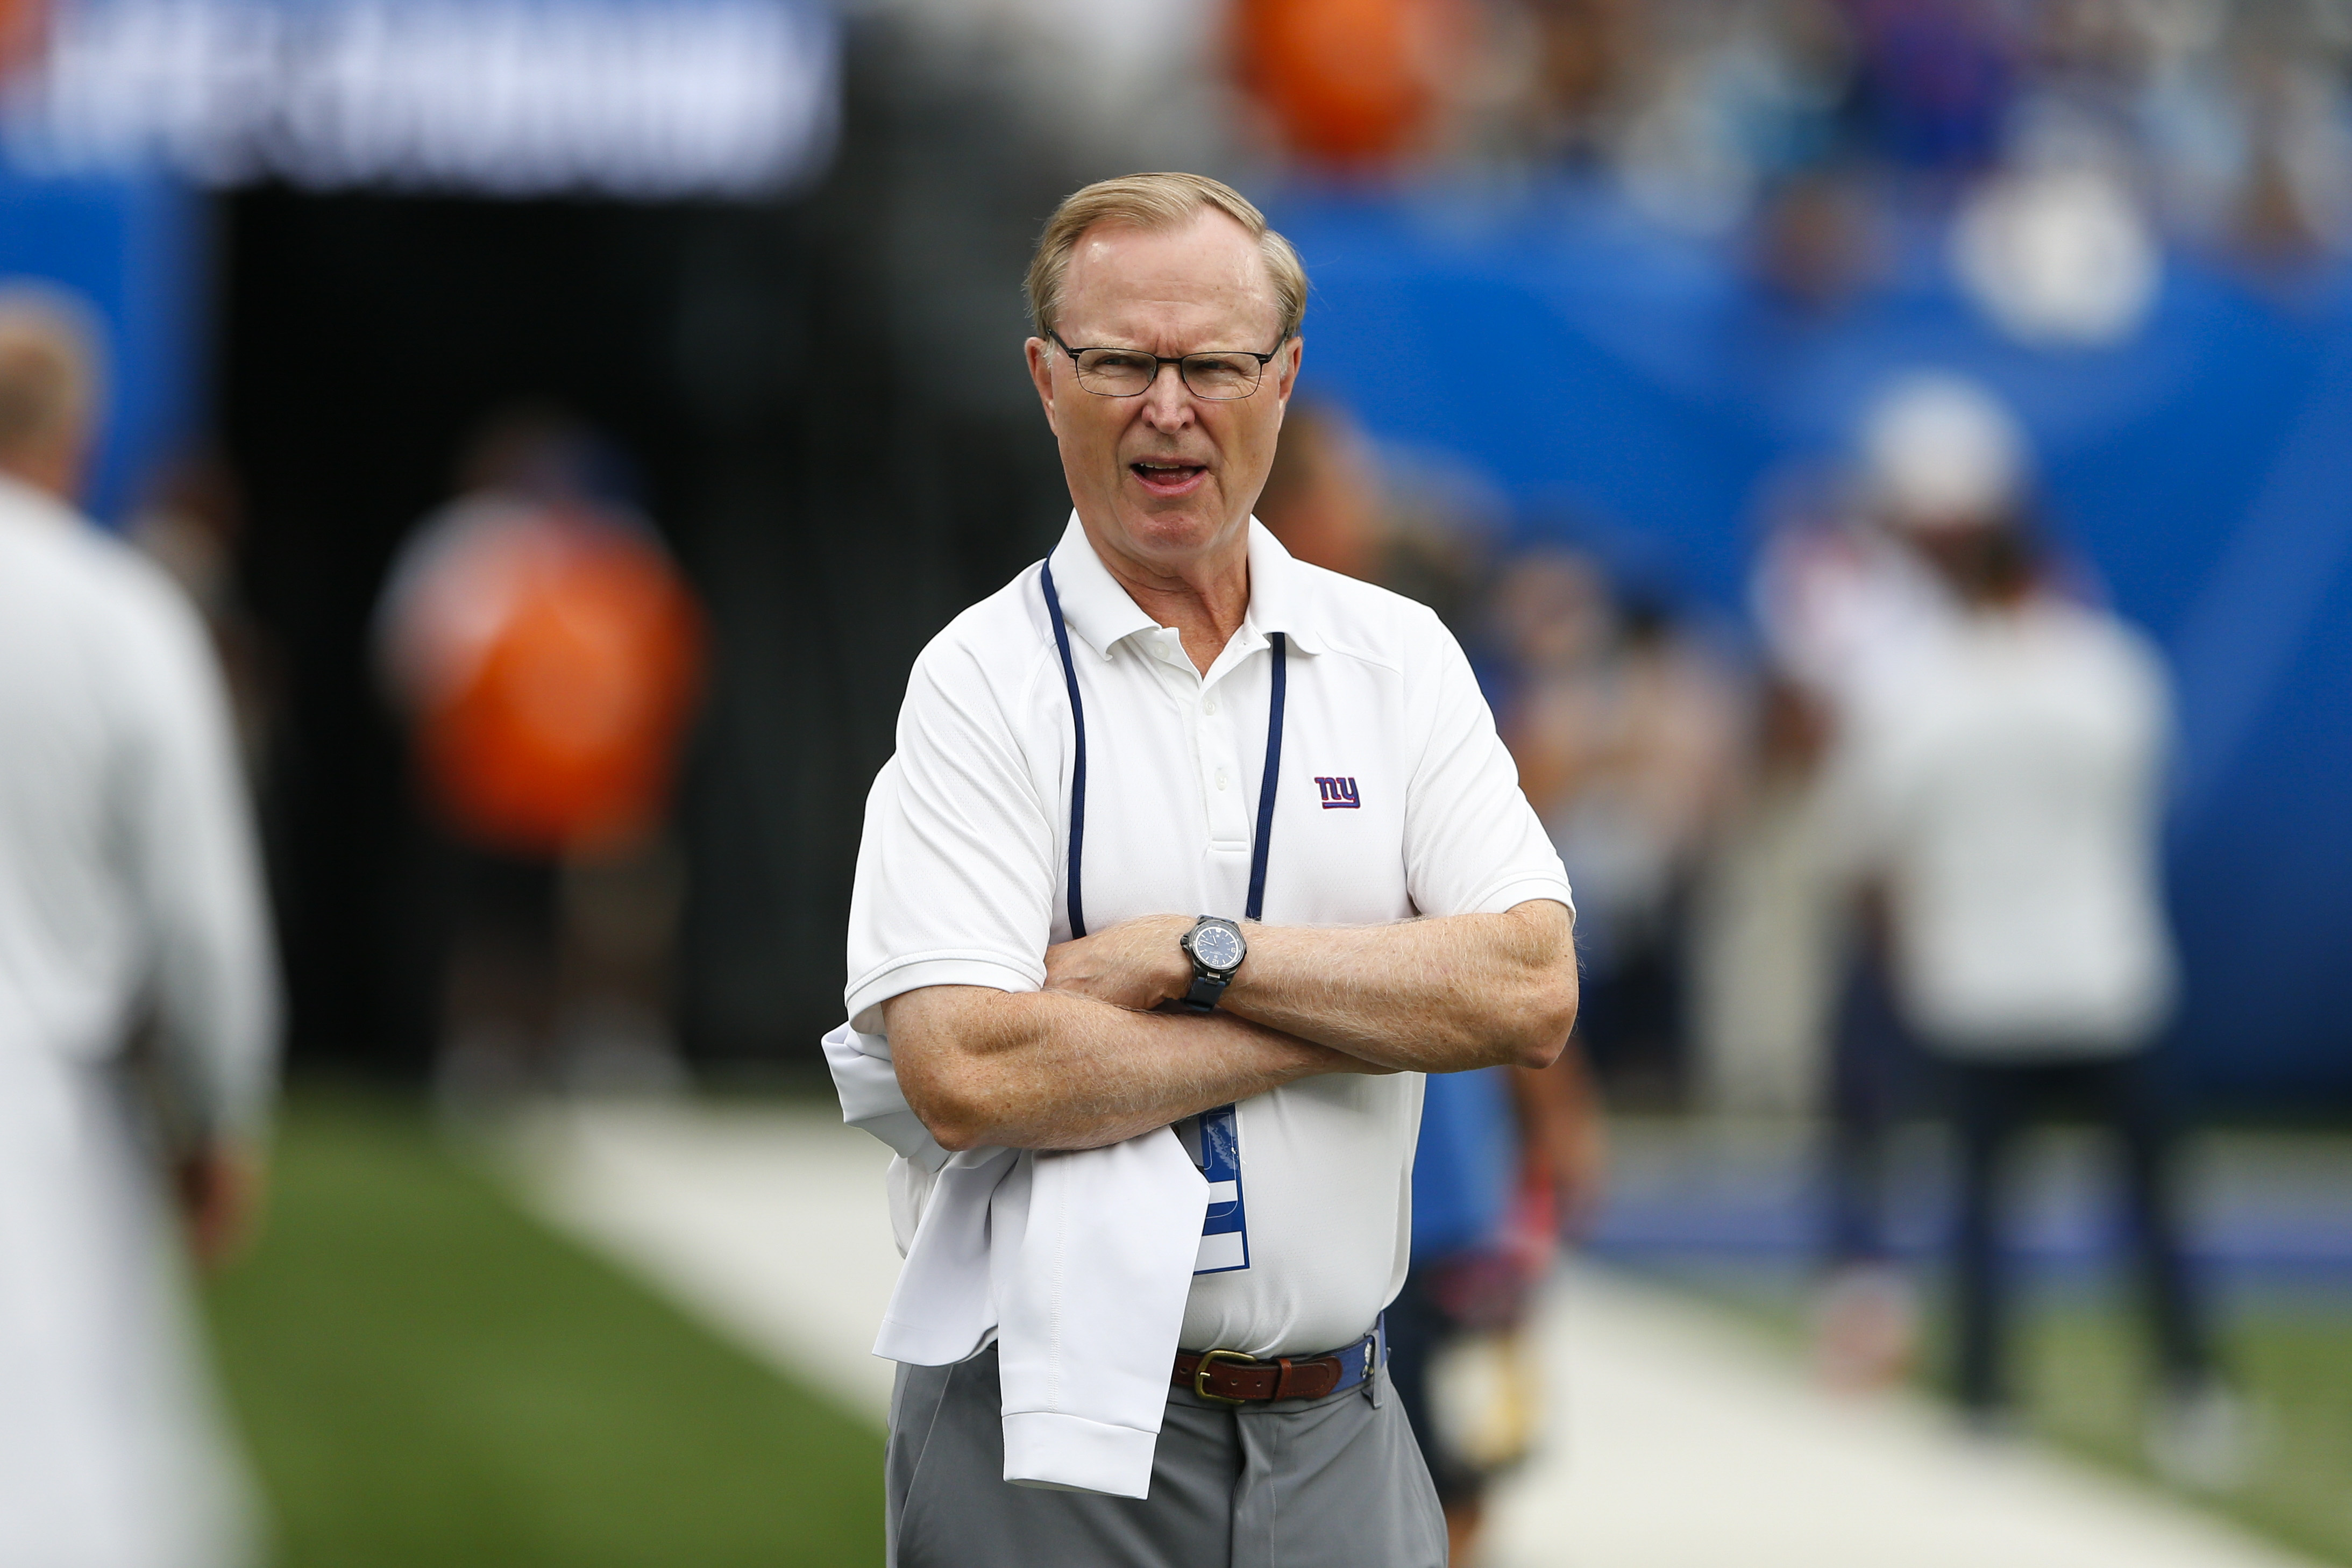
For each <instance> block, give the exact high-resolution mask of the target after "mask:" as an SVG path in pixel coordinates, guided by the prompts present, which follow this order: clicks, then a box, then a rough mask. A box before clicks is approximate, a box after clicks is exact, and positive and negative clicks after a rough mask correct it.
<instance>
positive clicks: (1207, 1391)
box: [1168, 1327, 1388, 1405]
mask: <svg viewBox="0 0 2352 1568" xmlns="http://www.w3.org/2000/svg"><path fill="white" fill-rule="evenodd" d="M1387 1348H1388V1346H1387V1343H1386V1341H1385V1339H1384V1337H1383V1336H1382V1334H1381V1331H1380V1329H1379V1328H1377V1327H1375V1328H1374V1329H1373V1330H1372V1332H1371V1333H1368V1334H1366V1335H1365V1336H1364V1337H1363V1338H1361V1339H1360V1340H1358V1341H1357V1342H1356V1343H1353V1344H1351V1345H1348V1346H1346V1347H1345V1348H1343V1349H1340V1350H1335V1351H1329V1352H1327V1353H1325V1354H1322V1355H1312V1356H1302V1357H1299V1358H1297V1359H1296V1360H1294V1359H1292V1358H1291V1357H1289V1356H1286V1355H1284V1356H1276V1357H1275V1358H1274V1359H1272V1360H1270V1361H1260V1360H1258V1359H1257V1358H1256V1357H1255V1356H1250V1355H1244V1354H1242V1353H1241V1352H1240V1351H1237V1350H1204V1351H1200V1352H1197V1353H1195V1352H1193V1351H1189V1350H1180V1351H1178V1352H1177V1353H1176V1368H1175V1371H1174V1372H1173V1373H1172V1374H1171V1375H1170V1377H1169V1379H1168V1381H1169V1384H1170V1385H1171V1386H1172V1387H1176V1388H1189V1389H1191V1390H1192V1392H1193V1393H1195V1394H1197V1395H1199V1396H1201V1397H1202V1398H1203V1399H1222V1400H1224V1401H1226V1402H1227V1403H1229V1404H1234V1405H1247V1404H1254V1403H1256V1402H1258V1401H1260V1400H1266V1399H1321V1398H1324V1397H1326V1396H1328V1395H1332V1394H1336V1393H1338V1392H1339V1390H1341V1389H1343V1388H1353V1387H1354V1386H1356V1385H1358V1384H1360V1383H1361V1382H1363V1381H1364V1379H1365V1378H1367V1377H1370V1375H1372V1369H1373V1368H1374V1367H1376V1366H1378V1365H1379V1364H1381V1361H1383V1360H1384V1359H1386V1354H1385V1353H1386V1351H1387Z"/></svg>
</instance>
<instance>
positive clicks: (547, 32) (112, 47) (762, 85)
mask: <svg viewBox="0 0 2352 1568" xmlns="http://www.w3.org/2000/svg"><path fill="white" fill-rule="evenodd" d="M838 32H839V29H838V26H837V24H836V23H835V18H834V16H833V14H832V12H831V11H830V9H828V8H826V7H824V5H819V4H816V3H814V0H57V3H56V6H55V11H54V14H53V16H51V18H50V22H49V26H48V39H47V47H46V49H45V50H44V51H43V53H42V55H41V56H40V57H39V58H38V59H37V60H36V61H35V62H34V63H33V64H32V66H31V67H30V68H27V69H26V71H24V72H23V73H22V75H21V77H20V78H19V79H17V80H16V81H14V82H12V83H10V84H9V86H8V89H7V91H6V94H5V126H6V138H7V141H8V145H9V148H10V150H11V153H12V155H13V156H14V157H15V158H16V160H17V161H18V162H19V163H20V164H22V165H25V166H27V167H37V168H41V169H45V170H51V171H57V172H92V171H100V170H109V169H117V168H125V167H132V166H136V165H138V164H141V163H142V162H160V163H162V164H164V165H166V166H168V167H170V168H172V169H173V170H175V171H177V172H179V173H181V174H182V175H184V177H186V178H188V179H191V180H194V181H195V182H197V183H204V184H237V183H247V182H251V181H255V180H262V179H282V180H286V181H289V182H290V183H294V184H296V185H300V186H305V187H312V188H320V189H336V188H341V187H346V186H354V185H357V186H376V187H383V188H392V189H408V190H437V191H471V192H480V193H487V194H491V195H508V196H515V195H540V194H551V193H585V194H594V195H603V196H616V197H623V198H632V199H646V200H668V199H677V198H684V197H713V196H716V197H743V196H760V195H766V194H770V193H774V192H777V191H780V190H784V189H788V188H791V187H793V186H795V185H798V184H800V183H804V182H805V181H807V180H809V179H812V178H814V177H815V176H816V175H818V174H820V173H822V172H823V171H824V166H825V165H826V163H827V162H829V161H830V159H831V156H832V153H833V149H834V144H835V138H836V135H837V131H838V120H839V117H840V103H839V74H840V60H839V57H840V44H839V38H838Z"/></svg>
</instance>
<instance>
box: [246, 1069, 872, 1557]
mask: <svg viewBox="0 0 2352 1568" xmlns="http://www.w3.org/2000/svg"><path fill="white" fill-rule="evenodd" d="M274 1180H275V1190H274V1193H273V1196H272V1200H271V1211H270V1217H269V1225H268V1232H267V1235H266V1237H265V1239H264V1241H263V1244H262V1245H261V1247H260V1248H259V1249H257V1251H256V1252H255V1254H254V1255H253V1256H252V1257H251V1258H249V1259H247V1260H245V1261H244V1262H243V1263H241V1264H239V1265H238V1266H237V1267H236V1268H235V1269H234V1270H231V1271H230V1272H229V1273H228V1274H227V1275H226V1276H225V1277H224V1278H223V1279H221V1280H220V1281H217V1283H216V1284H215V1286H214V1287H213V1289H212V1290H211V1291H209V1292H208V1304H209V1307H210V1315H211V1320H212V1325H213V1331H214V1335H215V1342H216V1344H217V1349H218V1355H219V1359H220V1364H221V1367H222V1371H223V1375H224V1379H225V1381H226V1385H227V1390H228V1394H229V1396H230V1400H231V1403H232V1404H233V1406H235V1409H236V1415H237V1416H238V1418H239V1419H240V1421H241V1424H242V1426H243V1428H244V1432H245V1437H246V1442H247V1449H248V1451H249V1453H250V1455H251V1457H252V1458H253V1461H254V1464H255V1468H256V1469H257V1470H258V1472H259V1475H260V1478H261V1482H262V1486H263V1490H265V1492H266V1493H267V1495H268V1502H269V1507H270V1511H271V1512H272V1515H273V1518H274V1523H275V1527H276V1531H277V1537H278V1563H280V1564H282V1565H283V1568H377V1565H379V1564H380V1565H382V1568H417V1565H419V1564H432V1565H433V1568H536V1565H539V1564H547V1565H549V1568H557V1565H561V1568H623V1565H640V1564H642V1565H646V1568H651V1565H655V1564H661V1565H664V1568H674V1565H677V1564H694V1565H696V1568H733V1565H737V1564H740V1565H742V1568H752V1565H753V1564H757V1565H759V1568H792V1565H795V1564H803V1563H806V1564H824V1565H825V1568H855V1565H856V1564H862V1563H879V1562H880V1561H881V1557H882V1541H881V1537H882V1531H881V1516H882V1498H881V1474H882V1438H881V1435H880V1434H879V1433H878V1432H877V1431H874V1430H872V1429H870V1428H869V1427H866V1426H865V1425H864V1424H862V1423H860V1422H858V1421H856V1420H854V1419H852V1418H851V1417H849V1416H845V1415H843V1414H841V1413H839V1412H837V1411H835V1409H834V1408H833V1407H831V1406H827V1405H825V1404H823V1403H821V1402H820V1401H818V1400H817V1399H815V1398H814V1397H813V1396H810V1395H808V1394H806V1393H804V1392H803V1391H802V1390H801V1389H798V1388H796V1387H793V1385H790V1384H789V1383H787V1382H785V1381H784V1380H782V1379H781V1378H779V1377H778V1376H777V1375H775V1374H774V1373H772V1372H771V1371H770V1370H768V1369H767V1368H766V1367H764V1366H763V1365H761V1364H758V1363H756V1362H754V1361H752V1360H751V1359H750V1358H749V1357H748V1356H746V1355H744V1354H740V1353H738V1352H737V1351H736V1350H734V1349H733V1348H732V1347H730V1346H729V1345H727V1344H725V1343H721V1342H719V1340H717V1339H715V1338H713V1337H712V1336H710V1335H709V1334H708V1333H704V1332H703V1331H702V1330H701V1329H700V1328H698V1327H697V1326H696V1325H694V1324H693V1323H691V1322H688V1321H687V1320H686V1319H685V1318H683V1317H682V1316H680V1315H679V1314H678V1313H677V1312H676V1311H674V1310H673V1309H672V1308H670V1307H669V1306H668V1305H667V1304H666V1303H665V1302H663V1301H660V1300H658V1299H656V1297H654V1296H653V1295H651V1294H649V1293H648V1292H647V1291H646V1290H645V1289H643V1288H642V1287H640V1286H639V1285H637V1284H636V1283H635V1282H634V1281H631V1280H629V1279H627V1278H625V1277H624V1276H623V1275H621V1274H620V1273H618V1272H616V1271H615V1270H613V1269H612V1268H610V1267H609V1266H607V1265H606V1264H604V1262H603V1261H601V1260H597V1259H595V1258H593V1257H591V1256H589V1255H587V1254H585V1253H583V1252H582V1251H581V1250H580V1249H577V1248H575V1247H573V1246H572V1245H571V1244H570V1243H568V1242H566V1241H564V1240H562V1239H560V1238H558V1237H556V1236H554V1235H553V1234H551V1233H550V1232H549V1231H548V1230H546V1229H545V1228H542V1227H541V1226H540V1225H538V1224H537V1223H535V1222H534V1221H532V1220H531V1219H530V1218H527V1217H526V1216H524V1215H523V1214H522V1213H521V1212H520V1210H518V1209H517V1208H516V1207H515V1206H514V1205H513V1204H512V1203H511V1202H510V1201H509V1199H508V1198H507V1197H505V1196H503V1195H502V1194H501V1193H500V1191H499V1188H498V1187H497V1186H496V1185H495V1183H494V1182H493V1181H491V1180H490V1179H489V1178H488V1176H485V1175H484V1173H482V1172H481V1171H479V1170H478V1169H476V1168H474V1167H472V1166H470V1165H469V1164H468V1163H467V1161H465V1160H464V1159H462V1158H459V1157H457V1156H456V1155H453V1154H452V1152H451V1151H450V1150H449V1149H448V1148H447V1147H446V1145H444V1144H443V1142H442V1141H441V1140H440V1139H439V1138H437V1137H436V1135H435V1134H434V1133H433V1132H432V1130H431V1128H430V1126H429V1125H428V1124H427V1121H426V1119H425V1115H424V1114H423V1113H422V1112H421V1110H419V1109H418V1108H416V1107H415V1106H414V1105H412V1104H404V1103H399V1102H396V1101H389V1100H374V1099H366V1098H359V1097H349V1096H328V1095H320V1094H317V1093H312V1094H308V1095H300V1096H297V1097H296V1098H295V1099H294V1100H293V1102H292V1103H290V1104H289V1107H288V1109H287V1113H286V1116H285V1121H284V1124H283V1127H282V1130H281V1134H280V1138H279V1145H278V1166H277V1169H276V1172H275V1177H274Z"/></svg>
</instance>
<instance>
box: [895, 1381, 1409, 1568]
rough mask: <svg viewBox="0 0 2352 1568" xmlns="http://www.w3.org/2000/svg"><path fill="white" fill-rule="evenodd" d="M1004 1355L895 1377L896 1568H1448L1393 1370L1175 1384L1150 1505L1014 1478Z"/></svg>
mask: <svg viewBox="0 0 2352 1568" xmlns="http://www.w3.org/2000/svg"><path fill="white" fill-rule="evenodd" d="M1001 1404H1002V1400H1001V1396H1000V1395H999V1393H998V1389H997V1381H996V1347H995V1346H994V1345H991V1346H990V1347H989V1348H988V1349H986V1350H984V1351H982V1352H981V1353H980V1354H978V1355H976V1356H973V1357H972V1358H971V1360H970V1361H966V1362H961V1363H959V1364H956V1365H954V1366H905V1365H902V1366H900V1367H899V1368H898V1387H897V1389H896V1390H895V1391H894V1393H893V1394H892V1396H891V1400H890V1452H889V1458H888V1460H887V1469H886V1470H885V1481H886V1489H887V1510H888V1511H887V1531H888V1539H889V1568H1444V1563H1445V1519H1444V1514H1443V1513H1441V1512H1440V1511H1439V1510H1438V1506H1437V1491H1436V1489H1435V1488H1434V1487H1433V1486H1431V1485H1430V1480H1429V1470H1428V1468H1427V1467H1426V1466H1425V1465H1423V1463H1422V1458H1421V1449H1420V1448H1419V1447H1418V1446H1417V1445H1416V1444H1415V1443H1414V1442H1413V1438H1412V1427H1411V1426H1410V1425H1409V1424H1408V1422H1407V1420H1406V1417H1405V1413H1404V1406H1402V1405H1401V1404H1400V1403H1398V1401H1397V1399H1396V1397H1395V1396H1393V1395H1392V1394H1391V1392H1390V1391H1389V1386H1388V1373H1387V1371H1386V1369H1385V1368H1384V1369H1382V1370H1381V1373H1380V1374H1379V1375H1377V1376H1375V1377H1374V1378H1373V1379H1372V1380H1371V1381H1370V1382H1368V1383H1365V1384H1362V1385H1359V1386H1358V1387H1355V1388H1350V1389H1349V1390H1347V1391H1346V1392H1344V1393H1340V1394H1334V1395H1331V1396H1328V1398H1323V1399H1284V1400H1278V1401H1269V1402H1267V1403H1265V1404H1253V1405H1247V1406H1240V1407H1238V1408H1236V1407H1235V1406H1231V1405H1221V1404H1217V1403H1215V1402H1214V1401H1212V1400H1207V1399H1202V1398H1200V1397H1199V1396H1195V1395H1194V1394H1192V1392H1191V1391H1190V1390H1189V1389H1171V1391H1170V1394H1169V1400H1168V1416H1167V1419H1166V1422H1165V1424H1164V1425H1162V1426H1161V1427H1160V1446H1159V1449H1158V1452H1157V1453H1156V1455H1155V1456H1154V1458H1153V1459H1152V1464H1151V1495H1150V1497H1149V1498H1142V1499H1136V1498H1123V1497H1105V1496H1103V1495H1101V1494H1100V1493H1098V1492H1074V1491H1055V1490H1047V1489H1045V1488H1040V1487H1019V1486H1013V1485H1011V1484H1010V1483H1008V1482H1006V1481H1005V1480H1004V1479H1003V1476H1004V1432H1003V1427H1002V1425H1001V1424H1000V1423H1001V1421H1002V1418H1003V1417H1002V1410H1001Z"/></svg>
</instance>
